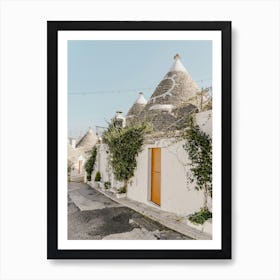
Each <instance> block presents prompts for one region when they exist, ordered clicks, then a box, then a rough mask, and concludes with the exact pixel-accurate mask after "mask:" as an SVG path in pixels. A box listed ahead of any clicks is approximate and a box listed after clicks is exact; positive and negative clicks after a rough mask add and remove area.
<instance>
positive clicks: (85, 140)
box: [76, 128, 98, 148]
mask: <svg viewBox="0 0 280 280" xmlns="http://www.w3.org/2000/svg"><path fill="white" fill-rule="evenodd" d="M97 141H98V138H97V136H96V134H95V133H94V132H93V130H92V129H91V128H89V130H88V131H87V133H86V134H85V135H84V136H83V137H82V138H81V139H80V141H79V142H78V144H77V146H76V147H77V148H90V147H93V146H94V145H95V144H96V143H97Z"/></svg>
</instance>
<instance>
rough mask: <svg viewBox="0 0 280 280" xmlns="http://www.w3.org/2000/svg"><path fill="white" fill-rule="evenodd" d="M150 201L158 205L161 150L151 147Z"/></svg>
mask: <svg viewBox="0 0 280 280" xmlns="http://www.w3.org/2000/svg"><path fill="white" fill-rule="evenodd" d="M151 156H152V162H151V167H152V170H151V201H152V202H154V203H156V204H157V205H160V183H161V150H160V148H152V151H151Z"/></svg>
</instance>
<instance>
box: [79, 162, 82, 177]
mask: <svg viewBox="0 0 280 280" xmlns="http://www.w3.org/2000/svg"><path fill="white" fill-rule="evenodd" d="M81 169H82V161H81V160H79V163H78V174H81Z"/></svg>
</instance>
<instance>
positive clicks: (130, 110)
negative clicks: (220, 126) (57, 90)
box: [65, 40, 212, 240]
mask: <svg viewBox="0 0 280 280" xmlns="http://www.w3.org/2000/svg"><path fill="white" fill-rule="evenodd" d="M211 137H212V42H211V41H207V40H205V41H173V42H169V41H98V42H96V41H68V157H67V159H68V172H69V174H68V176H69V177H68V197H69V201H68V239H136V240H138V239H152V240H161V239H211V238H212V139H211ZM65 144H66V143H65Z"/></svg>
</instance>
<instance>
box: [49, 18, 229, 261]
mask: <svg viewBox="0 0 280 280" xmlns="http://www.w3.org/2000/svg"><path fill="white" fill-rule="evenodd" d="M66 30H73V31H83V30H100V31H105V30H134V31H135V32H137V31H138V30H145V31H149V30H161V31H167V30H168V31H175V30H220V31H221V34H222V40H221V42H222V46H221V49H222V60H221V61H222V112H221V114H222V128H221V131H222V141H221V143H222V202H221V203H222V205H221V209H222V211H221V212H222V217H221V221H222V226H221V229H222V232H221V236H222V248H221V250H206V249H205V250H82V249H79V250H59V249H58V216H57V215H58V188H59V186H58V153H59V151H58V32H59V31H66ZM47 68H48V69H47V93H48V98H47V106H48V109H47V113H48V117H47V120H48V123H47V130H48V131H47V132H48V139H47V140H48V163H47V168H48V171H47V172H48V184H47V258H48V259H231V22H230V21H186V22H167V21H163V22H156V21H154V22H148V21H142V22H136V21H120V22H117V21H104V22H103V21H48V22H47Z"/></svg>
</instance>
